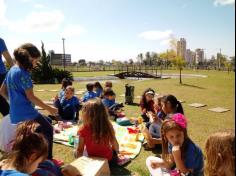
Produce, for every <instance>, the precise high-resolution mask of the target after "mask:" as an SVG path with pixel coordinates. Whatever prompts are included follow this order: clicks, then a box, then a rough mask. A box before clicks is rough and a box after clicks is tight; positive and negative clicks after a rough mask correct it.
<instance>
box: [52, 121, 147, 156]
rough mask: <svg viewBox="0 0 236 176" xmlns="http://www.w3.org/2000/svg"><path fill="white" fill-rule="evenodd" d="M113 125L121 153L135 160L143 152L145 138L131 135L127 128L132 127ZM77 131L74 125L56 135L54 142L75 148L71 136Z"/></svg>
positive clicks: (140, 135) (139, 134) (139, 135)
mask: <svg viewBox="0 0 236 176" xmlns="http://www.w3.org/2000/svg"><path fill="white" fill-rule="evenodd" d="M112 125H113V127H114V130H115V133H116V138H117V140H118V143H119V146H120V153H121V154H123V155H124V156H128V157H130V158H131V159H134V158H135V157H136V156H137V155H138V154H139V153H140V151H141V148H142V142H143V141H144V136H143V135H142V134H141V133H138V135H137V134H129V132H128V130H127V128H131V127H123V126H120V125H118V124H116V123H115V122H112ZM54 127H55V128H57V127H58V125H57V124H56V125H54ZM77 131H78V125H73V126H72V127H71V128H67V129H64V130H63V131H61V132H60V133H55V134H54V142H56V143H60V144H63V145H66V146H70V147H73V145H72V144H70V141H69V140H70V136H75V135H76V134H77Z"/></svg>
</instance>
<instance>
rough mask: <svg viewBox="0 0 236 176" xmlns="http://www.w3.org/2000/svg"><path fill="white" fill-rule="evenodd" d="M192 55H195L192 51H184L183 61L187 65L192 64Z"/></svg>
mask: <svg viewBox="0 0 236 176" xmlns="http://www.w3.org/2000/svg"><path fill="white" fill-rule="evenodd" d="M194 55H195V53H194V52H193V51H191V50H190V49H187V50H186V56H185V59H186V62H187V63H188V64H192V63H193V62H194Z"/></svg>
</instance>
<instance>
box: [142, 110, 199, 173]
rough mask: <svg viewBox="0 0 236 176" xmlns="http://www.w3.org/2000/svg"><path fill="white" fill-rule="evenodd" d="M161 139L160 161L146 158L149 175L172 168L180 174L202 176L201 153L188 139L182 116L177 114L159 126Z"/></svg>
mask: <svg viewBox="0 0 236 176" xmlns="http://www.w3.org/2000/svg"><path fill="white" fill-rule="evenodd" d="M161 138H162V160H161V159H160V158H157V157H148V158H147V161H146V164H147V167H148V169H149V171H150V173H151V175H153V176H154V175H157V173H158V171H159V169H158V168H165V169H167V170H169V169H171V168H173V167H174V166H175V167H176V170H177V172H178V173H180V174H185V175H188V174H189V175H191V174H192V175H197V176H200V175H201V176H202V175H203V155H202V151H201V149H200V148H199V147H198V146H197V145H196V144H194V143H193V142H192V140H191V139H190V138H189V137H188V134H187V122H186V118H185V117H184V115H182V114H180V113H177V114H174V115H173V116H172V118H171V119H168V120H165V121H164V122H163V124H162V126H161Z"/></svg>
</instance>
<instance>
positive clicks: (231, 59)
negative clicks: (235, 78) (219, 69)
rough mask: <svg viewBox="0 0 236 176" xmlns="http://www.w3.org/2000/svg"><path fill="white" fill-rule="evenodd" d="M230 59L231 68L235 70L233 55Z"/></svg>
mask: <svg viewBox="0 0 236 176" xmlns="http://www.w3.org/2000/svg"><path fill="white" fill-rule="evenodd" d="M230 61H231V64H232V69H233V70H234V71H235V56H232V57H230Z"/></svg>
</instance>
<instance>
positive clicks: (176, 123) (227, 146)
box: [140, 88, 235, 176]
mask: <svg viewBox="0 0 236 176" xmlns="http://www.w3.org/2000/svg"><path fill="white" fill-rule="evenodd" d="M140 105H141V115H142V117H143V120H144V121H145V122H146V128H145V129H144V130H143V134H144V136H145V139H146V140H147V143H145V144H144V146H145V148H146V149H147V148H148V149H150V148H154V147H155V146H156V145H158V144H161V146H162V155H161V156H162V158H158V157H153V156H150V157H148V158H147V160H146V165H147V167H148V170H149V171H150V174H151V175H152V176H157V175H160V174H161V173H163V172H168V173H170V174H171V175H194V176H202V175H204V173H205V175H209V176H213V175H216V176H226V175H227V176H228V175H229V176H230V175H234V174H235V167H234V166H233V165H234V164H235V133H234V131H223V132H218V133H215V134H212V135H211V136H210V137H208V139H207V141H206V144H205V152H206V157H205V158H206V160H205V166H204V157H203V153H202V151H201V149H200V148H199V147H198V146H197V145H196V144H195V143H194V142H193V141H192V140H191V139H190V137H189V136H188V133H187V119H186V117H185V116H184V111H183V107H182V105H181V103H180V102H179V101H178V100H177V98H176V97H175V96H173V95H155V91H154V90H153V89H150V88H149V89H147V90H145V91H144V94H143V96H142V99H141V102H140ZM224 161H225V162H224Z"/></svg>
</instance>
